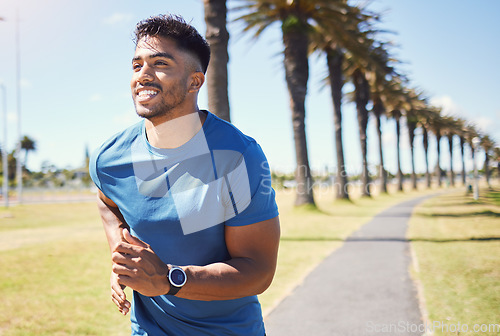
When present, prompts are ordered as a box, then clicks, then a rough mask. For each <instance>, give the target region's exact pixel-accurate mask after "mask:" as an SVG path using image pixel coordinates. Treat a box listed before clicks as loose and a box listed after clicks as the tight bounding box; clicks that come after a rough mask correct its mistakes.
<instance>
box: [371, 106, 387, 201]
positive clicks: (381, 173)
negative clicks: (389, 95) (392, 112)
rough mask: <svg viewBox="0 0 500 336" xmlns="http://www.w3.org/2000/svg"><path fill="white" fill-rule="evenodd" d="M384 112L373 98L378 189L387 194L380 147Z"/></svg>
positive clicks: (382, 154) (381, 147) (382, 155)
mask: <svg viewBox="0 0 500 336" xmlns="http://www.w3.org/2000/svg"><path fill="white" fill-rule="evenodd" d="M383 111H384V105H383V103H382V100H381V99H380V97H376V98H374V101H373V114H374V115H375V126H376V129H377V137H378V152H379V157H380V167H379V176H380V189H381V192H382V193H384V194H387V172H386V171H385V166H384V153H383V146H382V128H381V122H380V119H381V115H382V113H383Z"/></svg>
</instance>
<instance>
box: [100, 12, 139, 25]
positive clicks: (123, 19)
mask: <svg viewBox="0 0 500 336" xmlns="http://www.w3.org/2000/svg"><path fill="white" fill-rule="evenodd" d="M130 20H132V14H127V13H113V14H111V15H110V16H108V17H106V18H104V19H103V22H104V23H105V24H107V25H111V26H113V25H116V24H120V23H128V22H130Z"/></svg>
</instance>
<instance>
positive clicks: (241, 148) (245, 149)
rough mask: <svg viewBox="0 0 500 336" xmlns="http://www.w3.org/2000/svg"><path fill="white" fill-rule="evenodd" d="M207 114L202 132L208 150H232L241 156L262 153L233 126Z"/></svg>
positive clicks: (251, 140) (254, 142)
mask: <svg viewBox="0 0 500 336" xmlns="http://www.w3.org/2000/svg"><path fill="white" fill-rule="evenodd" d="M207 113H208V116H207V120H206V123H207V125H206V127H204V132H205V136H206V139H207V142H208V144H209V147H210V149H212V150H232V151H236V152H240V153H242V154H244V153H252V152H254V151H257V152H261V151H262V150H261V148H260V146H259V145H258V143H257V142H256V141H255V139H253V138H252V137H250V136H248V135H246V134H244V133H243V132H242V131H241V130H239V129H238V128H237V127H236V126H235V125H233V124H231V123H229V122H227V121H225V120H222V119H220V118H219V117H217V116H216V115H214V114H212V113H210V112H207ZM204 126H205V125H204Z"/></svg>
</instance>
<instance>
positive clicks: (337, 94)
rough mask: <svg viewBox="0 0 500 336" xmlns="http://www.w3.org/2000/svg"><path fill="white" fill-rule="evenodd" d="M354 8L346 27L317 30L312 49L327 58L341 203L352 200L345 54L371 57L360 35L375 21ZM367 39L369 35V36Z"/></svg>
mask: <svg viewBox="0 0 500 336" xmlns="http://www.w3.org/2000/svg"><path fill="white" fill-rule="evenodd" d="M364 12H365V11H364V10H363V9H360V8H356V7H352V8H350V10H349V12H348V13H346V15H345V18H348V19H344V23H342V24H340V25H338V24H336V23H335V22H333V21H332V22H327V24H328V26H316V27H314V28H315V29H314V31H313V35H312V49H313V50H322V51H323V52H324V53H325V54H326V61H327V67H328V81H329V84H330V89H331V95H332V101H333V122H334V133H335V147H336V156H337V181H338V190H337V196H336V198H337V199H349V193H348V190H347V172H346V169H345V161H344V149H343V141H342V112H341V107H342V88H343V86H344V75H343V70H344V64H345V62H344V61H345V54H346V53H350V54H354V55H364V57H365V58H367V57H368V50H367V49H368V48H367V46H366V43H364V42H365V40H366V37H365V36H361V34H360V32H359V28H360V24H361V23H367V22H368V20H371V19H373V18H374V16H373V15H372V14H370V13H364ZM365 35H366V34H365Z"/></svg>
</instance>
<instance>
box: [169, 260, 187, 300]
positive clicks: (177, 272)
mask: <svg viewBox="0 0 500 336" xmlns="http://www.w3.org/2000/svg"><path fill="white" fill-rule="evenodd" d="M168 281H169V282H170V290H169V291H168V293H167V295H175V294H177V292H178V291H179V290H180V289H181V288H182V286H184V284H185V283H186V281H187V276H186V273H185V272H184V270H183V269H182V268H180V267H179V266H174V265H170V270H169V271H168Z"/></svg>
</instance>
